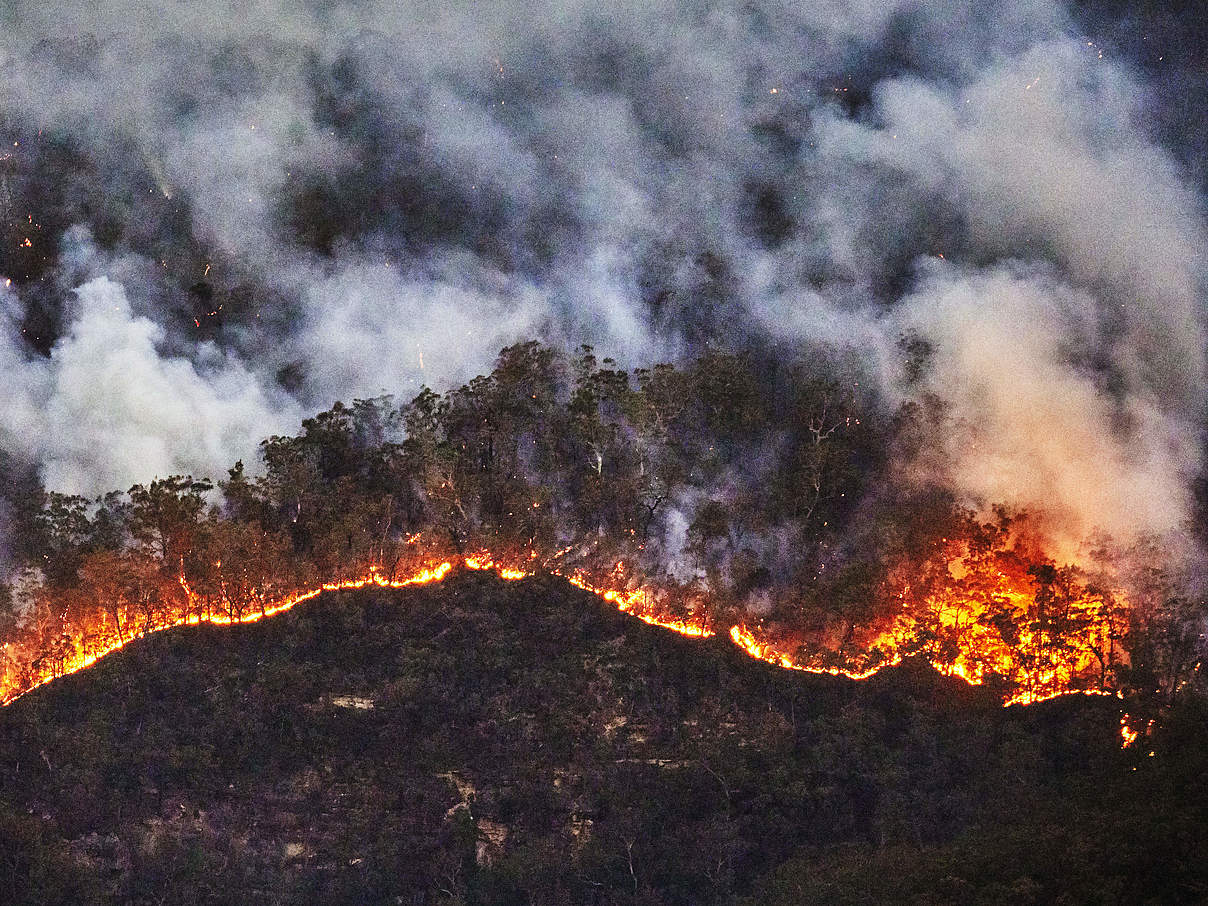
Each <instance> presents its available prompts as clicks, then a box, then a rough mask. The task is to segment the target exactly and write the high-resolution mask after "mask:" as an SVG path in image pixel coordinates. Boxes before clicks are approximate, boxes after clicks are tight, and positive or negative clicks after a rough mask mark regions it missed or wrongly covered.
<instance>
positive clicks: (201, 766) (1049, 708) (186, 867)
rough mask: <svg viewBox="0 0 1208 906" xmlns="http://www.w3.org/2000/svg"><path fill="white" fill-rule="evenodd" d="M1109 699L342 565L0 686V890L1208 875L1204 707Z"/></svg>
mask: <svg viewBox="0 0 1208 906" xmlns="http://www.w3.org/2000/svg"><path fill="white" fill-rule="evenodd" d="M1119 706H1120V703H1119V702H1118V701H1117V700H1115V699H1110V698H1085V697H1081V696H1076V697H1070V698H1066V699H1059V700H1055V701H1052V702H1047V703H1044V704H1041V705H1036V706H1032V707H1029V708H1007V709H1003V708H1001V707H1000V706H999V704H998V699H997V698H996V697H995V696H994V695H993V694H992V692H990V691H987V690H982V689H976V688H971V687H969V686H967V685H965V684H964V683H962V682H960V681H958V680H948V679H944V678H942V677H940V676H938V675H937V674H934V673H933V672H931V670H930V669H929V668H926V667H924V666H915V665H911V664H909V663H908V664H907V665H905V666H903V667H901V668H897V669H894V670H889V671H885V672H883V673H882V674H879V675H878V676H877V677H874V678H873V679H872V680H869V681H866V682H851V681H848V680H842V679H835V678H831V677H819V676H811V675H801V674H797V673H793V672H790V671H782V670H777V669H774V668H771V667H768V666H767V665H764V664H761V663H758V662H756V661H753V660H751V659H749V658H747V657H745V656H744V655H743V654H742V653H741V652H740V651H738V650H737V649H735V648H734V647H733V646H732V645H730V644H729V643H728V642H726V641H723V640H716V639H714V640H708V641H695V640H689V639H684V638H681V637H679V636H676V635H674V634H672V633H667V632H665V631H662V630H659V629H656V628H653V627H650V626H646V625H645V624H643V623H641V622H639V621H637V620H633V619H631V618H628V617H626V616H624V615H622V614H620V613H618V612H616V611H615V610H614V609H612V608H611V607H610V606H609V605H607V604H605V603H604V602H601V601H600V600H599V599H597V598H596V597H594V596H593V595H590V594H588V593H586V592H582V591H580V590H578V589H575V588H573V587H571V586H569V585H568V584H566V583H565V582H563V581H562V580H558V579H553V578H533V579H528V580H524V581H522V582H514V583H508V582H503V581H500V580H499V579H497V578H495V577H493V576H489V575H485V574H480V573H470V572H460V573H456V574H454V575H453V576H451V577H450V578H449V579H447V580H445V582H443V583H441V584H440V585H434V586H426V587H416V588H408V589H403V590H399V591H382V590H372V591H359V592H345V593H338V594H328V595H324V596H321V597H319V598H317V599H315V600H313V601H309V602H306V603H304V604H302V605H299V606H298V607H297V608H296V609H294V610H293V611H290V612H288V613H286V614H283V615H281V616H279V617H275V618H273V619H271V620H266V621H263V622H261V623H256V624H252V625H245V626H236V627H214V626H203V627H186V628H179V629H175V630H168V631H165V632H162V633H158V634H156V635H154V636H151V637H148V638H146V639H143V640H141V641H139V642H137V643H135V644H132V645H130V646H128V647H127V648H126V649H124V650H122V651H120V652H118V653H116V654H115V655H113V656H111V657H109V658H107V659H105V660H104V661H102V662H101V663H100V664H98V665H97V666H95V667H94V668H92V669H89V670H86V671H83V672H82V673H79V674H76V675H73V676H69V677H65V678H64V679H62V680H60V681H57V682H55V683H52V684H50V685H49V686H46V687H43V688H41V689H37V690H35V691H34V692H32V693H30V694H29V695H27V696H25V697H23V698H22V699H20V700H18V701H17V702H16V703H14V704H13V705H12V706H10V707H9V708H6V709H4V710H3V711H0V901H3V902H5V903H11V904H14V906H16V904H23V903H37V904H52V903H59V902H69V901H70V902H73V903H79V904H87V903H119V902H120V903H134V904H151V903H164V902H179V903H214V904H217V903H231V904H236V903H238V904H248V903H263V904H270V903H299V902H316V903H348V904H353V903H358V904H359V903H407V904H421V903H424V904H426V903H481V904H488V903H489V904H512V903H515V904H526V903H533V904H536V903H601V904H605V903H645V904H656V903H667V904H672V903H676V904H688V903H711V902H713V903H726V902H734V901H736V900H737V899H738V898H741V897H749V898H750V902H752V903H755V902H760V903H763V902H785V903H788V902H832V903H834V902H852V903H864V902H868V903H872V902H884V901H885V897H886V896H892V898H893V899H895V900H898V901H901V902H910V901H915V902H928V903H949V902H951V903H956V902H995V903H997V902H1019V903H1027V902H1056V901H1062V902H1079V903H1081V902H1199V901H1201V900H1202V897H1203V896H1204V895H1205V892H1206V891H1208V887H1206V886H1205V885H1208V869H1206V868H1205V867H1204V865H1203V863H1202V859H1200V858H1198V857H1197V853H1202V852H1203V851H1204V846H1205V845H1206V844H1208V832H1206V830H1205V827H1208V824H1206V823H1205V821H1204V817H1205V803H1206V802H1208V795H1206V792H1208V791H1206V788H1205V785H1204V780H1203V777H1204V776H1206V774H1205V771H1204V770H1203V769H1204V767H1205V765H1204V763H1203V762H1204V755H1203V750H1204V747H1203V745H1202V741H1203V739H1204V738H1205V734H1204V727H1205V722H1204V716H1203V713H1202V712H1200V711H1196V710H1195V709H1196V706H1195V705H1194V704H1185V705H1183V706H1181V707H1180V706H1176V707H1175V708H1174V710H1173V711H1172V712H1171V713H1170V714H1169V715H1168V717H1167V718H1166V721H1165V723H1164V725H1163V727H1161V728H1159V729H1155V731H1154V732H1153V733H1152V734H1151V735H1150V736H1149V737H1147V738H1146V737H1143V738H1142V739H1141V740H1139V741H1138V743H1136V744H1134V746H1132V747H1130V748H1128V749H1124V750H1122V749H1121V748H1120V736H1119V720H1120V707H1119ZM1149 751H1155V752H1156V754H1155V756H1154V757H1152V758H1151V757H1147V756H1148V752H1149ZM979 841H981V842H983V843H985V844H986V845H981V844H980V843H979ZM990 844H992V845H990ZM891 879H892V880H891ZM887 883H892V887H893V890H892V891H889V890H888V888H885V887H884V885H885V884H887ZM1062 897H1064V898H1065V899H1064V900H1061V899H1060V898H1062Z"/></svg>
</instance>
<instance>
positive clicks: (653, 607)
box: [0, 535, 1135, 745]
mask: <svg viewBox="0 0 1208 906" xmlns="http://www.w3.org/2000/svg"><path fill="white" fill-rule="evenodd" d="M418 540H419V536H418V535H416V536H412V537H410V538H408V539H407V542H408V544H414V543H415V542H417V541H418ZM565 553H566V551H561V552H559V554H557V555H555V557H554V558H551V559H557V558H558V557H560V556H561V555H562V554H565ZM542 562H545V563H546V564H548V563H549V562H550V561H541V560H539V558H538V555H537V553H536V551H528V552H527V556H523V557H517V558H516V559H515V560H510V561H505V560H501V559H499V558H497V557H496V556H495V555H493V554H491V553H489V552H487V551H479V552H476V553H474V554H471V555H468V556H465V557H464V558H462V560H461V564H462V565H464V566H465V567H466V568H467V569H471V570H476V571H483V572H493V573H494V574H495V575H497V576H499V577H500V578H502V579H505V580H509V581H515V580H520V579H524V578H527V577H529V576H531V575H534V573H535V572H537V571H545V572H547V573H551V572H552V574H553V575H557V576H560V577H562V578H564V579H565V580H566V581H568V582H570V583H571V584H572V585H574V586H576V587H577V588H581V589H583V590H585V591H588V592H591V593H592V594H594V595H597V596H598V597H600V598H601V599H602V600H605V601H608V602H609V603H610V604H613V605H614V606H616V608H617V609H618V610H620V611H621V612H623V613H626V614H629V615H630V616H633V617H636V618H637V619H640V620H642V621H643V622H645V623H648V624H650V625H652V626H659V627H661V628H664V629H669V630H671V631H672V632H676V633H679V634H680V635H684V636H688V637H691V638H701V639H703V638H710V637H712V636H714V635H715V634H716V632H717V630H716V628H715V627H714V626H712V625H710V622H709V619H708V615H707V612H706V611H705V610H703V609H697V610H695V611H692V610H690V611H689V612H688V613H683V612H679V613H676V612H672V611H671V610H670V608H668V607H667V606H665V603H664V602H665V598H660V596H659V593H658V592H657V591H656V590H655V589H652V588H649V587H645V586H642V585H640V584H637V583H636V582H635V581H634V580H633V578H632V577H631V575H630V574H629V573H628V572H627V570H626V567H625V564H624V562H617V563H616V564H615V566H614V567H613V569H612V570H611V571H610V572H609V573H608V574H607V575H606V576H604V577H603V579H602V580H601V579H597V578H595V577H594V575H593V574H589V573H587V572H586V571H582V570H578V571H566V572H563V571H559V570H557V569H554V570H550V569H549V568H548V565H547V566H546V567H545V568H544V569H542V568H541V566H540V565H539V564H540V563H542ZM518 563H520V564H523V567H522V566H521V565H518ZM215 565H216V566H220V564H215ZM453 566H454V561H451V560H444V561H441V562H434V563H431V564H429V565H426V566H424V567H423V568H422V569H419V570H417V571H416V572H415V573H414V574H412V575H410V576H407V577H406V578H393V577H387V576H384V575H382V573H381V572H380V571H379V569H378V568H376V567H375V568H371V569H370V570H369V572H368V573H367V574H366V575H364V576H361V577H359V578H355V579H340V580H336V581H331V582H327V583H324V584H322V585H319V586H316V587H314V588H311V589H308V590H305V591H298V592H295V593H293V594H289V595H286V596H285V597H283V598H279V599H277V600H270V599H269V598H268V596H267V595H266V594H261V595H259V596H257V595H251V600H244V601H241V602H237V603H238V604H239V605H240V606H231V607H230V609H229V610H228V611H227V612H215V611H214V610H213V609H212V603H208V602H207V601H205V600H203V599H202V597H201V596H199V595H198V594H196V593H194V591H193V590H192V589H191V588H190V587H189V584H188V582H187V581H186V579H185V577H184V576H183V575H182V576H180V578H179V586H180V589H181V591H182V592H183V595H182V596H181V600H180V603H179V605H178V606H179V610H178V611H177V612H176V613H175V615H174V616H163V617H160V618H159V619H153V618H150V617H146V618H144V619H143V620H142V623H141V625H136V624H138V623H139V620H138V619H137V618H136V617H135V616H134V615H133V614H131V613H127V614H125V616H124V618H123V619H122V622H120V623H119V622H118V617H119V616H121V613H120V612H119V611H118V610H115V611H113V612H102V613H101V614H100V615H99V616H98V617H97V620H98V621H99V625H94V626H88V627H85V628H84V629H83V630H82V631H79V636H78V637H76V638H72V637H69V636H67V635H63V636H62V637H61V644H60V645H59V647H58V648H57V649H54V650H59V651H65V653H64V654H62V655H61V656H60V657H59V658H58V659H57V660H51V659H49V658H48V657H46V656H44V657H42V658H41V659H38V660H34V661H33V663H32V665H31V667H30V668H29V669H28V670H26V671H24V672H17V671H13V670H11V669H10V670H8V671H7V672H0V703H3V704H7V703H9V702H11V701H13V700H15V699H16V698H18V697H19V696H21V695H23V694H25V693H26V692H28V691H30V690H31V689H34V688H37V687H38V686H41V685H43V684H45V683H47V682H49V681H50V680H52V679H55V678H57V677H59V676H64V675H66V674H69V673H75V672H77V671H79V670H82V669H84V668H86V667H89V666H91V665H92V664H94V663H96V662H97V661H98V660H100V659H101V658H102V657H104V656H105V655H107V654H109V653H111V652H113V651H116V650H117V649H119V648H121V647H123V646H124V645H126V644H128V643H129V642H130V641H131V640H133V639H135V638H141V637H142V636H144V635H147V634H149V633H152V632H158V631H160V630H163V629H168V628H171V627H174V626H182V625H196V624H200V623H210V624H214V625H232V624H236V623H254V622H257V621H259V620H261V619H264V618H265V617H270V616H274V615H276V614H279V613H282V612H284V611H286V610H289V609H290V608H292V607H294V606H295V605H297V604H300V603H301V602H303V601H307V600H310V599H311V598H314V597H316V596H317V595H319V594H322V593H323V592H327V591H346V590H352V589H359V588H367V587H370V586H374V587H378V588H404V587H406V586H410V585H424V584H429V583H433V582H439V581H441V580H442V579H444V578H445V576H446V575H448V573H449V572H450V571H451V570H452V569H453ZM525 567H527V568H525ZM954 571H955V572H957V573H959V575H960V578H959V579H958V580H957V582H958V583H965V585H964V586H959V587H958V591H959V588H961V587H967V588H970V589H973V590H972V591H971V592H967V593H966V594H958V593H956V592H954V591H952V590H951V589H945V590H943V591H942V592H937V593H933V594H932V595H931V596H928V597H925V598H923V599H921V601H920V600H918V599H914V600H912V602H911V603H910V604H909V605H908V604H907V603H905V601H906V596H907V595H908V594H909V592H910V589H909V586H905V587H904V590H903V592H902V594H901V595H900V597H902V599H903V601H904V604H903V608H904V609H903V612H902V614H900V615H899V616H898V617H897V618H896V619H895V620H893V622H892V624H891V625H889V626H887V627H886V628H883V629H882V630H881V631H880V632H879V634H876V635H874V636H873V637H871V638H866V639H864V640H863V642H862V643H861V644H860V645H858V646H856V647H855V648H851V649H848V650H847V651H846V653H837V652H831V653H830V654H825V653H818V654H809V652H810V651H813V650H815V649H816V648H817V646H806V645H802V644H798V642H796V641H794V640H793V639H782V640H780V641H776V640H773V639H771V638H769V637H768V636H767V635H766V634H765V633H764V632H763V631H762V630H761V629H759V628H757V627H754V628H753V627H748V626H746V625H736V626H731V627H730V628H729V630H728V633H727V634H728V635H729V638H730V640H731V641H732V642H733V643H734V644H735V645H737V646H738V647H739V648H741V649H742V650H743V651H744V652H746V653H747V654H748V655H750V656H751V657H753V658H756V659H758V660H761V661H765V662H767V663H769V664H773V665H774V666H777V667H780V668H783V669H787V670H797V671H801V672H806V673H815V674H828V675H831V676H842V677H847V678H848V679H852V680H864V679H867V678H869V677H871V676H873V675H874V674H876V673H877V672H878V671H879V670H881V669H882V668H884V667H890V666H894V665H896V664H900V663H901V662H902V660H903V658H904V657H907V656H915V657H923V658H924V659H926V660H927V661H928V662H929V663H931V665H932V666H933V667H934V668H935V669H936V670H937V671H939V672H941V673H944V674H946V675H948V676H955V677H958V678H960V679H962V680H964V681H965V682H967V683H969V684H970V685H980V684H982V683H984V682H985V681H986V680H987V678H988V677H989V676H991V675H994V676H997V677H999V678H1001V679H1003V680H1005V681H1006V682H1007V683H1009V684H1010V688H1012V689H1013V691H1012V692H1011V693H1010V695H1009V697H1007V698H1006V700H1005V701H1004V704H1005V705H1011V704H1031V703H1034V702H1039V701H1044V700H1046V699H1050V698H1054V697H1056V696H1059V695H1065V694H1072V693H1082V694H1111V693H1108V692H1105V691H1104V690H1103V689H1102V688H1079V686H1080V685H1081V686H1083V687H1085V686H1087V685H1090V683H1088V681H1087V677H1090V676H1093V673H1094V669H1095V665H1096V657H1098V661H1099V663H1102V660H1103V653H1102V649H1103V647H1104V646H1105V645H1107V644H1109V641H1110V640H1109V639H1108V636H1109V635H1110V632H1109V631H1108V630H1107V629H1104V628H1103V627H1098V628H1095V627H1094V626H1092V627H1091V629H1086V628H1085V627H1084V629H1083V631H1082V632H1081V635H1078V636H1076V637H1074V638H1073V639H1072V641H1071V640H1070V639H1064V638H1063V641H1062V645H1060V646H1054V645H1050V646H1048V647H1047V648H1046V644H1045V638H1044V637H1043V633H1044V632H1045V631H1048V630H1045V629H1044V628H1043V627H1044V624H1043V621H1041V620H1037V619H1036V618H1035V613H1034V611H1035V609H1036V605H1035V603H1034V601H1033V599H1032V598H1030V597H1029V595H1028V594H1027V593H1026V592H1025V591H1024V590H1022V587H1021V584H1022V581H1023V580H1021V579H1019V577H1016V578H1015V579H1014V580H1011V579H1008V577H1007V576H1005V575H1004V574H1003V573H1001V572H998V573H996V574H995V575H994V576H993V577H992V579H991V587H990V588H989V590H988V591H987V588H986V587H984V582H985V576H982V577H981V580H980V581H982V582H983V586H982V587H974V586H973V585H972V584H971V582H972V579H969V578H967V577H969V575H970V574H969V573H968V572H967V571H965V569H964V567H963V566H960V565H958V566H957V567H956V568H955V569H954ZM223 595H224V600H225V595H226V590H225V587H224V591H223ZM987 602H988V603H987ZM228 603H230V602H228ZM1101 603H1102V602H1101V600H1100V599H1099V598H1095V599H1093V600H1092V601H1091V603H1090V604H1087V605H1085V606H1083V605H1080V606H1082V609H1083V610H1084V611H1086V612H1087V613H1091V614H1092V615H1093V614H1094V613H1097V612H1098V611H1096V610H1095V609H1094V608H1095V607H1098V606H1099V604H1101ZM1092 605H1093V606H1092ZM991 606H992V607H994V608H996V609H995V610H994V612H993V615H995V618H996V619H998V620H999V624H1001V623H1002V621H1003V620H1009V621H1013V622H1012V623H1011V625H1012V626H1013V627H1014V635H1013V636H1012V640H1013V643H1012V644H1008V643H1007V642H1006V641H1005V640H1004V636H1003V633H1002V632H1001V631H998V632H995V631H993V629H992V627H993V626H994V625H999V624H994V623H993V621H991V620H987V619H986V611H987V608H989V607H991ZM1069 606H1072V605H1068V604H1067V608H1068V607H1069ZM907 607H909V608H910V609H909V611H907V610H906V608H907ZM1079 612H1080V613H1081V612H1082V611H1079ZM65 613H66V611H64V614H65ZM1004 615H1005V616H1004ZM1087 625H1090V624H1087ZM1096 625H1097V624H1096ZM1038 627H1039V628H1038ZM1109 628H1110V627H1109ZM48 647H49V648H52V649H53V648H54V646H53V645H52V646H48ZM1050 649H1052V650H1050ZM1054 652H1056V653H1054ZM6 654H7V652H5V651H0V669H2V668H4V666H5V657H4V656H5V655H6ZM8 663H9V664H10V665H11V664H13V663H15V662H14V661H12V660H11V659H8ZM1129 732H1131V731H1129V730H1128V728H1127V727H1126V726H1125V725H1123V724H1122V727H1121V733H1122V735H1123V736H1124V739H1125V744H1126V745H1128V744H1129V743H1131V741H1132V740H1131V739H1129V738H1128V735H1127V734H1128V733H1129ZM1134 738H1135V734H1134Z"/></svg>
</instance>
